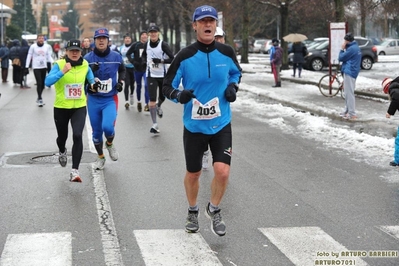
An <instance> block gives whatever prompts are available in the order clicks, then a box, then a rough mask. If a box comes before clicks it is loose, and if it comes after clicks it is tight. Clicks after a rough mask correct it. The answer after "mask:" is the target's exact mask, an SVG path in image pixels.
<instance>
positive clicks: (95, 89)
mask: <svg viewBox="0 0 399 266" xmlns="http://www.w3.org/2000/svg"><path fill="white" fill-rule="evenodd" d="M100 86H101V82H100V81H96V82H95V83H94V84H93V85H92V86H89V89H88V90H87V92H88V93H96V92H98V88H100Z"/></svg>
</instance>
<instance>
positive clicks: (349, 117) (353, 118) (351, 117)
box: [343, 115, 357, 121]
mask: <svg viewBox="0 0 399 266" xmlns="http://www.w3.org/2000/svg"><path fill="white" fill-rule="evenodd" d="M343 119H346V120H349V121H355V120H356V119H357V116H356V115H347V116H344V117H343Z"/></svg>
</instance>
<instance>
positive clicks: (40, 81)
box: [33, 68, 47, 100]
mask: <svg viewBox="0 0 399 266" xmlns="http://www.w3.org/2000/svg"><path fill="white" fill-rule="evenodd" d="M33 74H35V79H36V90H37V99H38V100H41V99H42V92H43V90H44V80H45V78H46V74H47V68H38V69H33Z"/></svg>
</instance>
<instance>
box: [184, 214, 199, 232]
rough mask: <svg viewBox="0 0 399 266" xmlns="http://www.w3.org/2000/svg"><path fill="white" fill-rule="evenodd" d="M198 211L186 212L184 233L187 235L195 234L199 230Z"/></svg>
mask: <svg viewBox="0 0 399 266" xmlns="http://www.w3.org/2000/svg"><path fill="white" fill-rule="evenodd" d="M198 216H199V211H188V215H187V219H186V232H187V233H197V232H198V231H199V230H200V229H199V225H198Z"/></svg>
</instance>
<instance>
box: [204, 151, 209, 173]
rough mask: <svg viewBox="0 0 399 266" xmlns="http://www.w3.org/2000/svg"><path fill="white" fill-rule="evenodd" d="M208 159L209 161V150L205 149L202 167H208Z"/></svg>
mask: <svg viewBox="0 0 399 266" xmlns="http://www.w3.org/2000/svg"><path fill="white" fill-rule="evenodd" d="M208 161H209V151H206V152H204V155H203V156H202V169H208V167H209V164H208Z"/></svg>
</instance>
